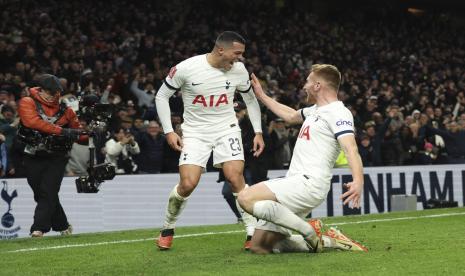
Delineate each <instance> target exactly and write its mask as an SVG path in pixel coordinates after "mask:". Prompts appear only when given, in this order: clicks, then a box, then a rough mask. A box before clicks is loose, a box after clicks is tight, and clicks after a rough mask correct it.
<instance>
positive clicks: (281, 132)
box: [268, 118, 291, 169]
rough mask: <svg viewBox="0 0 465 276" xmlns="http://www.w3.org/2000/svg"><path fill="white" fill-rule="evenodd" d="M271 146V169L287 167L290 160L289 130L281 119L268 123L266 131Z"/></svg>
mask: <svg viewBox="0 0 465 276" xmlns="http://www.w3.org/2000/svg"><path fill="white" fill-rule="evenodd" d="M268 132H269V134H270V139H271V144H272V145H273V153H274V156H273V160H274V163H273V165H272V168H273V169H284V168H287V167H289V162H290V160H291V148H290V145H289V129H288V128H287V127H286V124H285V122H284V120H283V119H281V118H276V119H274V120H273V121H272V122H271V123H270V127H269V130H268Z"/></svg>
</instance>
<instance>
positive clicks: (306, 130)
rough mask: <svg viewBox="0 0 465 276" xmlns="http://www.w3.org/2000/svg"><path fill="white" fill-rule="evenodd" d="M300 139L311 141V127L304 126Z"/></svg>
mask: <svg viewBox="0 0 465 276" xmlns="http://www.w3.org/2000/svg"><path fill="white" fill-rule="evenodd" d="M298 137H299V139H305V140H308V141H309V140H310V126H308V125H307V126H305V125H304V126H302V128H301V129H300V132H299V136H298Z"/></svg>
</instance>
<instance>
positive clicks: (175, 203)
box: [163, 185, 189, 229]
mask: <svg viewBox="0 0 465 276" xmlns="http://www.w3.org/2000/svg"><path fill="white" fill-rule="evenodd" d="M188 198H189V197H182V196H180V195H179V194H178V185H176V186H174V188H173V190H172V191H171V193H170V196H169V199H168V205H167V206H166V213H165V223H164V224H163V229H174V226H175V224H176V221H177V220H178V216H179V214H181V212H182V210H183V209H184V207H186V201H187V199H188Z"/></svg>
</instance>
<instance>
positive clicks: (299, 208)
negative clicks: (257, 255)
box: [257, 101, 354, 235]
mask: <svg viewBox="0 0 465 276" xmlns="http://www.w3.org/2000/svg"><path fill="white" fill-rule="evenodd" d="M299 112H300V114H301V116H302V119H303V120H304V122H303V124H302V127H301V128H300V131H299V135H298V137H297V141H296V144H295V147H294V152H293V155H292V160H291V164H290V166H289V170H288V172H287V174H286V177H285V178H278V179H274V180H269V181H265V182H264V183H265V185H266V186H267V187H268V188H269V189H270V190H271V191H272V192H273V193H274V194H275V196H276V198H277V199H278V201H279V202H280V203H281V204H283V205H285V206H286V207H288V208H289V209H290V210H291V211H292V212H294V213H295V214H298V215H299V216H300V217H302V218H305V217H306V216H307V215H308V214H309V213H310V212H311V211H312V210H313V209H314V208H316V207H318V206H319V205H320V204H321V203H322V202H323V201H324V200H325V199H326V196H327V194H328V192H329V190H330V188H331V187H330V184H331V178H332V173H331V169H332V168H333V167H334V163H335V162H336V159H337V156H338V155H339V153H340V151H341V147H340V145H339V142H338V141H337V140H338V139H339V138H341V137H344V136H346V135H352V136H353V135H354V128H353V116H352V113H351V112H350V110H349V109H347V108H346V107H345V106H344V104H343V103H342V102H340V101H335V102H332V103H330V104H328V105H325V106H322V107H318V106H317V105H313V106H311V107H307V108H303V109H301V110H299ZM257 229H269V230H273V231H275V232H281V233H283V234H286V235H290V234H291V231H290V230H289V229H287V228H284V227H281V226H278V225H276V224H273V223H270V222H267V221H264V220H260V221H259V223H258V225H257Z"/></svg>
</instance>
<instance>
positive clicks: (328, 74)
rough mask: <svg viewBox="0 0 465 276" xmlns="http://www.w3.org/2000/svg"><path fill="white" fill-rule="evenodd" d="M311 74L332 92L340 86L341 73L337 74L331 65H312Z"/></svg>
mask: <svg viewBox="0 0 465 276" xmlns="http://www.w3.org/2000/svg"><path fill="white" fill-rule="evenodd" d="M311 72H313V74H314V75H316V76H318V77H320V78H322V79H324V80H325V81H326V82H327V83H328V85H329V86H331V88H333V89H334V90H336V91H338V90H339V85H341V72H339V70H338V69H337V67H336V66H334V65H331V64H313V65H312V71H311Z"/></svg>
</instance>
